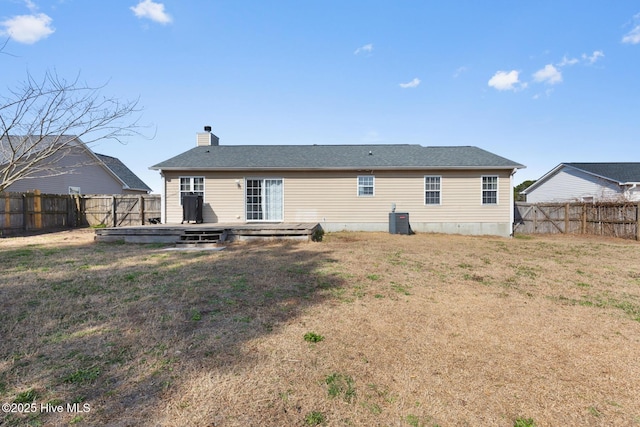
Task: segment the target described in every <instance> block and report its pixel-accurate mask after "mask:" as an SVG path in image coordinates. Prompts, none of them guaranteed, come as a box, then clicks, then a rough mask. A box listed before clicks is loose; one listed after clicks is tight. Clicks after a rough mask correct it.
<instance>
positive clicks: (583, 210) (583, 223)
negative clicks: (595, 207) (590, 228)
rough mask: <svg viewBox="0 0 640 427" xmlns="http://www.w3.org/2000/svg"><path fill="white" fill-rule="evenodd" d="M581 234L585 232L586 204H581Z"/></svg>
mask: <svg viewBox="0 0 640 427" xmlns="http://www.w3.org/2000/svg"><path fill="white" fill-rule="evenodd" d="M580 231H581V232H582V234H587V204H586V203H583V204H582V225H581V226H580Z"/></svg>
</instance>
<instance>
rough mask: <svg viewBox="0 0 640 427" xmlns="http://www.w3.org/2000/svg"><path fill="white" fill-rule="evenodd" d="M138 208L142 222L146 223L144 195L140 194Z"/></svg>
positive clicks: (142, 223)
mask: <svg viewBox="0 0 640 427" xmlns="http://www.w3.org/2000/svg"><path fill="white" fill-rule="evenodd" d="M138 209H139V210H140V222H141V225H144V197H142V195H139V196H138Z"/></svg>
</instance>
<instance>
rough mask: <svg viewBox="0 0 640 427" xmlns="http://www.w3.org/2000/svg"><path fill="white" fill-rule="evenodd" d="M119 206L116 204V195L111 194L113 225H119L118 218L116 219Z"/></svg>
mask: <svg viewBox="0 0 640 427" xmlns="http://www.w3.org/2000/svg"><path fill="white" fill-rule="evenodd" d="M117 211H118V208H117V206H116V196H115V194H113V195H111V216H112V217H113V226H114V227H117V226H118V220H117V219H116V214H117Z"/></svg>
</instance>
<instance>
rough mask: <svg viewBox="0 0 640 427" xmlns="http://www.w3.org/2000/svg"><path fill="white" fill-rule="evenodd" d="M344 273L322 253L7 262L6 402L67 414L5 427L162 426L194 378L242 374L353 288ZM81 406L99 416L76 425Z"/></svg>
mask: <svg viewBox="0 0 640 427" xmlns="http://www.w3.org/2000/svg"><path fill="white" fill-rule="evenodd" d="M335 262H336V260H334V259H332V258H331V254H330V253H329V252H328V251H327V250H325V249H324V248H323V247H322V244H321V243H315V244H314V243H291V242H256V243H251V244H234V245H230V246H229V247H228V248H227V250H225V251H220V252H212V251H163V250H161V248H158V247H156V246H152V245H140V246H139V245H118V244H87V245H80V246H73V245H67V246H64V247H56V246H53V247H45V246H38V245H35V246H31V247H29V248H18V249H12V250H4V251H2V250H0V263H1V264H2V265H3V266H4V268H5V272H4V274H3V276H2V277H0V307H2V314H1V315H0V316H1V319H0V320H1V322H0V332H1V335H2V337H3V340H2V344H0V357H1V362H0V400H1V401H2V402H12V401H14V400H15V399H16V398H17V397H18V395H19V394H20V393H24V392H26V391H28V390H33V391H34V394H35V398H34V399H32V402H36V403H37V405H38V409H40V404H41V403H47V402H50V403H52V404H61V405H63V406H64V407H65V411H64V412H63V413H46V412H42V411H40V410H39V411H37V413H32V414H6V413H5V414H2V415H1V416H2V417H4V419H3V420H0V421H4V425H23V424H24V423H25V422H31V423H35V424H37V423H39V422H40V423H45V424H49V423H51V424H59V423H67V422H72V421H73V422H85V423H88V424H105V423H107V424H110V425H144V424H149V423H151V424H154V421H153V420H149V419H148V418H145V413H147V414H149V413H150V412H151V411H150V409H151V408H154V407H155V406H157V405H158V404H159V403H160V402H161V401H162V398H163V396H164V395H165V394H167V393H170V392H171V390H172V389H173V388H174V387H177V386H179V385H180V382H181V381H183V377H182V373H183V372H187V371H188V372H193V371H194V370H198V369H203V370H207V371H211V370H219V371H229V370H233V369H237V368H238V367H239V366H242V365H243V364H244V363H246V358H245V357H244V355H243V351H242V346H243V344H244V343H246V342H247V341H249V340H252V339H255V338H260V337H262V336H265V335H269V334H272V333H275V332H277V331H278V330H279V328H280V327H282V326H283V325H285V324H287V322H290V321H291V320H293V319H295V318H296V317H298V316H299V315H301V314H302V313H304V312H305V311H306V310H308V309H309V308H310V307H312V306H315V305H319V304H322V302H323V301H325V300H326V299H327V298H328V297H330V296H331V289H332V288H337V287H341V286H343V284H344V283H343V279H342V278H341V275H340V274H337V273H336V271H335V269H334V268H333V266H334V264H335ZM72 403H81V404H85V403H86V404H88V405H89V406H88V407H90V408H91V410H90V411H89V412H86V413H70V412H68V411H67V410H66V409H67V406H66V405H67V404H72ZM76 408H77V406H76ZM0 424H2V422H0Z"/></svg>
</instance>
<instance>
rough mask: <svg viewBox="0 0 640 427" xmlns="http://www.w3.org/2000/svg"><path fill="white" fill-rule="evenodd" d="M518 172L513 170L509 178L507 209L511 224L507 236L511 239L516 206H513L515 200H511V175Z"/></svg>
mask: <svg viewBox="0 0 640 427" xmlns="http://www.w3.org/2000/svg"><path fill="white" fill-rule="evenodd" d="M517 171H518V169H516V168H514V169H513V172H511V175H510V176H509V190H510V191H509V206H511V209H509V212H510V213H509V220H510V222H509V223H510V224H511V234H510V235H509V236H510V237H513V230H514V225H515V224H514V222H515V220H516V218H515V209H516V205H515V200H514V199H513V175H515V174H516V172H517Z"/></svg>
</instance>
